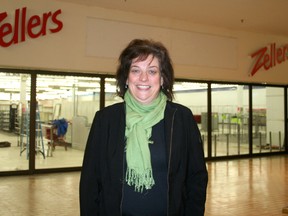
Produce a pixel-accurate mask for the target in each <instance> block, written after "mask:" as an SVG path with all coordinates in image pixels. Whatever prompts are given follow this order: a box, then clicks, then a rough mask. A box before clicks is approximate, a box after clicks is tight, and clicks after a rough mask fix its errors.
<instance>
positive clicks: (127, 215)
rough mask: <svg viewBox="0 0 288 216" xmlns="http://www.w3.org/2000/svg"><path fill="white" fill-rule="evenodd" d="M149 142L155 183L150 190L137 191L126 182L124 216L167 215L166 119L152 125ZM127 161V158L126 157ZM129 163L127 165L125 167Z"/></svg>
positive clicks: (123, 204)
mask: <svg viewBox="0 0 288 216" xmlns="http://www.w3.org/2000/svg"><path fill="white" fill-rule="evenodd" d="M151 140H152V141H153V144H149V148H150V154H151V163H152V170H153V177H154V181H155V185H154V186H153V187H152V188H151V189H150V190H145V189H144V190H143V192H142V193H141V192H135V191H134V186H129V185H127V183H126V182H124V192H123V203H122V216H166V215H167V188H168V186H167V171H168V162H167V157H166V145H165V136H164V120H161V121H160V122H159V123H158V124H156V125H154V126H153V127H152V135H151ZM125 161H126V159H125ZM126 167H127V164H126V165H125V169H126Z"/></svg>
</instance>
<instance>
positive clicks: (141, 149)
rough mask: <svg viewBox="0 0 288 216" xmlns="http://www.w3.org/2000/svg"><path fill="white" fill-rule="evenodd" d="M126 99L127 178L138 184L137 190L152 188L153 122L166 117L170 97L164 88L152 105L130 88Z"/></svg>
mask: <svg viewBox="0 0 288 216" xmlns="http://www.w3.org/2000/svg"><path fill="white" fill-rule="evenodd" d="M124 100H125V102H126V131H125V136H126V138H127V142H126V160H127V171H126V182H127V184H128V185H130V186H132V185H134V188H135V191H137V192H142V191H143V189H144V188H145V189H151V188H152V186H153V185H154V184H155V182H154V179H153V173H152V166H151V157H150V150H149V145H148V144H149V143H150V144H151V143H153V142H152V141H150V140H149V139H150V138H151V134H152V126H154V125H155V124H157V123H158V122H160V121H161V120H162V119H163V118H164V110H165V106H166V101H167V97H166V95H165V94H164V93H162V92H160V93H159V95H158V97H157V98H156V99H155V100H154V101H153V102H152V103H151V104H149V105H143V104H141V103H139V102H137V101H136V100H135V99H134V98H133V96H132V95H131V93H130V92H129V90H128V91H127V92H126V93H125V96H124Z"/></svg>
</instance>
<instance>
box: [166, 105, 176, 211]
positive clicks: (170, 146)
mask: <svg viewBox="0 0 288 216" xmlns="http://www.w3.org/2000/svg"><path fill="white" fill-rule="evenodd" d="M176 111H177V109H176V110H175V111H174V113H173V116H172V124H171V128H170V145H169V160H168V173H167V216H169V190H170V187H169V173H170V163H171V154H172V138H173V125H174V118H175V113H176Z"/></svg>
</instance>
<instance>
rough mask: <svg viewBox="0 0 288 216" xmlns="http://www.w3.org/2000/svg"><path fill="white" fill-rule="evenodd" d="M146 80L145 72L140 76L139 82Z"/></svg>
mask: <svg viewBox="0 0 288 216" xmlns="http://www.w3.org/2000/svg"><path fill="white" fill-rule="evenodd" d="M147 79H148V74H147V72H146V71H142V72H141V74H140V80H141V81H146V80H147Z"/></svg>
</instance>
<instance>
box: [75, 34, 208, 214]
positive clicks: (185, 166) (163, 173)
mask: <svg viewBox="0 0 288 216" xmlns="http://www.w3.org/2000/svg"><path fill="white" fill-rule="evenodd" d="M116 79H117V87H118V95H119V96H121V97H122V98H123V99H124V102H122V103H118V104H114V105H112V106H109V107H106V108H104V109H102V110H100V111H98V112H97V113H96V115H95V118H94V121H93V124H92V128H91V131H90V134H89V138H88V141H87V146H86V150H85V155H84V160H83V167H82V172H81V179H80V211H81V215H82V216H84V215H85V216H87V215H101V216H102V215H105V216H110V215H111V216H118V215H119V216H121V215H123V216H125V215H126V216H128V215H129V216H133V215H137V216H142V215H143V216H144V215H147V216H164V215H167V216H182V215H183V216H184V215H185V216H187V215H195V216H200V215H204V210H205V200H206V187H207V181H208V175H207V169H206V165H205V161H204V154H203V148H202V141H201V136H200V132H199V129H198V127H197V124H196V122H195V120H194V119H193V115H192V112H191V111H190V109H188V108H186V107H184V106H182V105H180V104H176V103H173V102H172V99H173V92H172V89H173V83H174V71H173V67H172V63H171V60H170V57H169V54H168V51H167V49H166V48H165V47H164V46H163V45H162V44H161V43H159V42H154V41H151V40H140V39H135V40H133V41H131V42H130V44H128V46H127V47H126V48H125V49H124V50H123V51H122V53H121V55H120V57H119V66H118V69H117V73H116Z"/></svg>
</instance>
